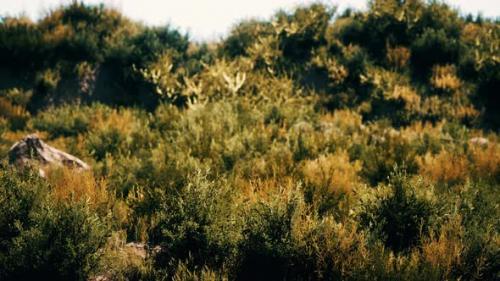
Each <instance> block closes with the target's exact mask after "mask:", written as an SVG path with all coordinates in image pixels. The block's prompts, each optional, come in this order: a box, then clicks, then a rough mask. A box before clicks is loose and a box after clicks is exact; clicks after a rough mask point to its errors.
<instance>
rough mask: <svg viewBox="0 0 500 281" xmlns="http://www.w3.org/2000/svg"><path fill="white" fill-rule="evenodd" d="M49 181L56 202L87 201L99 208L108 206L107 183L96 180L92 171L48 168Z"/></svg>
mask: <svg viewBox="0 0 500 281" xmlns="http://www.w3.org/2000/svg"><path fill="white" fill-rule="evenodd" d="M45 172H46V175H47V180H48V181H49V183H50V184H51V185H52V195H53V196H54V198H55V199H56V200H61V201H73V200H75V201H79V200H85V201H87V202H88V203H89V204H90V205H91V206H93V207H95V208H98V207H101V206H103V205H107V203H108V202H109V199H110V196H109V194H108V191H107V189H106V181H105V180H103V179H95V178H94V176H93V175H92V172H90V171H75V170H74V169H70V168H66V167H48V168H47V169H46V170H45Z"/></svg>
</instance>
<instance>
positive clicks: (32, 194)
mask: <svg viewBox="0 0 500 281" xmlns="http://www.w3.org/2000/svg"><path fill="white" fill-rule="evenodd" d="M24 181H26V182H24ZM1 184H2V185H5V186H2V193H3V194H2V195H1V196H2V207H1V208H2V211H1V212H2V218H3V219H2V225H1V227H0V229H1V230H2V237H1V241H2V250H1V252H0V260H1V261H2V262H1V264H2V265H1V268H0V277H2V280H31V279H34V278H42V279H50V280H68V279H71V280H87V278H88V277H89V274H90V272H91V271H92V270H93V268H94V267H95V265H96V264H97V260H98V258H99V254H98V249H99V248H100V247H101V246H102V245H103V243H104V242H105V238H106V236H107V233H108V227H107V225H106V223H105V222H104V221H103V220H102V219H101V218H100V217H98V216H97V215H96V214H94V213H93V212H92V211H91V209H89V207H88V206H87V205H86V203H85V202H84V201H82V202H76V203H73V204H68V203H63V204H58V203H55V202H52V200H50V198H49V197H47V191H48V190H47V186H46V185H45V184H44V183H43V182H41V181H40V180H37V179H35V178H33V176H21V177H18V176H16V175H15V174H14V173H5V172H2V176H1Z"/></svg>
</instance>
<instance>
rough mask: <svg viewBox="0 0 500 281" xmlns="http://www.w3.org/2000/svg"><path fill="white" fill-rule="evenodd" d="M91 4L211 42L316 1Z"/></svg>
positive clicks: (36, 7)
mask: <svg viewBox="0 0 500 281" xmlns="http://www.w3.org/2000/svg"><path fill="white" fill-rule="evenodd" d="M83 2H85V3H89V4H96V3H106V5H108V6H111V7H114V8H117V9H118V10H120V11H121V12H122V13H124V14H125V15H126V16H128V17H130V18H132V19H135V20H138V21H142V22H144V23H146V24H150V25H165V24H171V25H172V26H174V27H176V28H179V29H180V30H182V31H184V32H188V33H189V34H190V36H191V37H192V38H193V39H195V40H211V39H217V38H219V37H221V36H224V35H225V34H226V33H227V32H228V31H229V30H230V28H231V27H232V26H233V25H234V24H236V23H238V22H239V21H241V20H242V19H248V18H263V19H266V18H268V17H270V16H271V15H272V14H273V13H274V12H275V11H276V10H277V9H280V8H285V9H290V8H293V7H294V6H297V5H300V4H307V3H312V2H317V0H250V1H249V0H107V1H103V0H84V1H83ZM321 2H323V3H333V4H335V5H336V6H338V7H339V10H340V11H342V10H343V9H345V8H347V7H351V8H355V9H363V8H366V5H367V1H366V0H322V1H321ZM446 2H447V3H448V4H450V5H451V6H453V7H455V8H458V9H459V10H460V11H461V12H462V13H473V14H477V13H481V14H482V15H483V16H487V17H494V18H496V17H500V0H447V1H446ZM68 3H71V0H0V15H3V16H5V15H10V16H16V15H20V14H21V13H24V14H25V15H28V16H29V17H31V18H32V19H35V20H36V19H38V18H40V17H42V16H43V15H44V14H46V13H47V11H49V10H50V9H53V8H55V7H57V6H59V5H61V4H68Z"/></svg>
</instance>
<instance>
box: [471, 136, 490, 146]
mask: <svg viewBox="0 0 500 281" xmlns="http://www.w3.org/2000/svg"><path fill="white" fill-rule="evenodd" d="M469 143H471V144H473V145H477V146H483V147H484V146H488V143H489V141H488V139H487V138H481V137H476V138H471V139H470V140H469Z"/></svg>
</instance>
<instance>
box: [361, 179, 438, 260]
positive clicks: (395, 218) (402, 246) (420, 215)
mask: <svg viewBox="0 0 500 281" xmlns="http://www.w3.org/2000/svg"><path fill="white" fill-rule="evenodd" d="M389 186H390V188H391V192H390V194H389V195H388V196H387V197H385V198H381V199H379V202H377V204H376V205H375V206H372V207H368V208H367V210H366V212H364V213H363V214H362V215H361V217H360V219H361V224H362V225H363V226H364V227H366V228H368V229H370V230H371V231H372V232H373V233H375V235H377V236H378V237H380V239H381V240H382V241H383V242H384V243H385V245H386V246H387V247H389V248H391V249H392V250H394V251H397V252H399V251H405V250H408V249H410V248H411V247H413V246H415V245H416V244H418V243H419V241H420V239H421V237H422V236H423V235H425V234H426V233H427V232H428V231H429V229H430V227H431V224H430V223H431V220H432V216H433V215H435V209H434V207H433V205H432V202H429V201H427V200H426V199H422V198H419V197H417V195H416V194H415V192H416V190H415V187H412V186H411V185H410V184H409V183H408V177H407V176H406V175H405V174H404V172H400V171H396V173H395V174H392V176H391V178H390V183H389Z"/></svg>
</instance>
